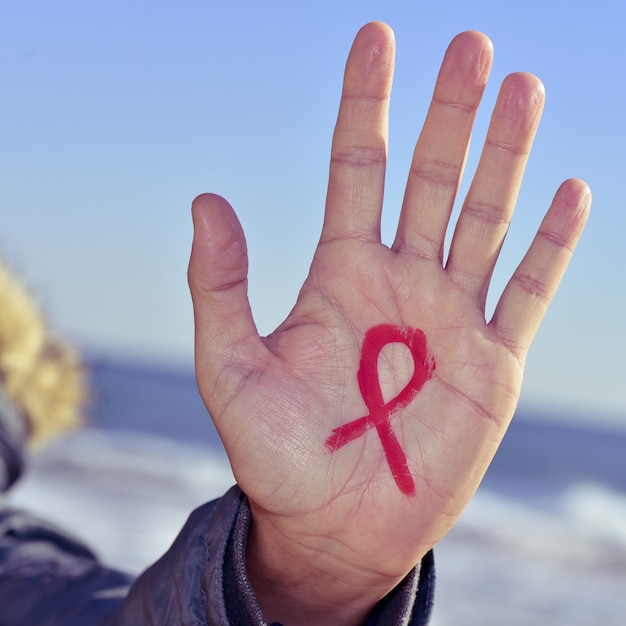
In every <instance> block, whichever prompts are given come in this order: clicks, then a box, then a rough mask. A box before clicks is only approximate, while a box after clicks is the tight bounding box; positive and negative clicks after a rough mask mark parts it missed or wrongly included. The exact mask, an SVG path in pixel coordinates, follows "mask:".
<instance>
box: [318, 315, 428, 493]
mask: <svg viewBox="0 0 626 626" xmlns="http://www.w3.org/2000/svg"><path fill="white" fill-rule="evenodd" d="M389 343H402V344H404V345H405V346H406V347H407V348H408V349H409V350H410V351H411V356H412V357H413V362H414V364H415V370H414V372H413V376H412V377H411V380H409V382H408V383H407V384H406V385H405V387H404V388H403V389H402V391H400V393H399V394H398V395H397V396H396V397H395V398H392V399H391V400H390V401H389V402H387V403H385V401H384V400H383V392H382V390H381V388H380V381H379V380H378V356H379V355H380V352H381V350H382V349H383V348H384V347H385V346H386V345H387V344H389ZM434 369H435V361H434V359H433V358H432V357H431V356H430V355H429V352H428V347H427V345H426V335H424V333H423V332H422V331H421V330H419V329H417V328H401V327H399V326H392V325H391V324H381V325H379V326H374V327H373V328H370V329H369V330H368V331H367V332H366V333H365V338H364V339H363V346H362V347H361V362H360V364H359V372H358V374H357V378H358V381H359V389H360V390H361V395H362V396H363V400H364V401H365V405H366V406H367V409H368V411H369V413H368V414H367V415H365V416H363V417H359V419H356V420H354V421H352V422H349V423H348V424H344V425H343V426H339V427H338V428H335V429H334V430H333V434H332V435H331V436H330V437H329V438H328V439H327V440H326V447H327V448H329V449H330V450H332V451H333V452H336V451H337V450H339V448H341V447H343V446H345V445H346V444H347V443H350V442H351V441H353V440H354V439H358V438H359V437H361V436H362V435H364V434H365V433H366V432H367V431H368V430H369V429H370V428H376V431H377V432H378V436H379V438H380V442H381V443H382V446H383V449H384V451H385V456H386V457H387V463H389V468H390V469H391V473H392V475H393V478H394V480H395V481H396V485H398V488H399V489H400V491H401V492H402V493H404V494H406V495H408V496H413V495H415V483H414V482H413V477H412V476H411V472H410V471H409V466H408V464H407V460H406V455H405V454H404V450H402V447H401V446H400V442H399V441H398V438H397V437H396V434H395V433H394V432H393V429H392V428H391V415H392V414H393V413H395V412H396V411H399V410H400V409H401V408H403V407H405V406H407V404H409V402H411V401H412V400H413V398H415V396H416V395H417V394H418V393H419V392H420V390H421V389H422V387H423V386H424V385H425V384H426V382H427V381H429V380H430V378H431V376H432V373H433V370H434Z"/></svg>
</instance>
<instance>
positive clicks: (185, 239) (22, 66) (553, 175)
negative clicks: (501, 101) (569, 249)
mask: <svg viewBox="0 0 626 626" xmlns="http://www.w3.org/2000/svg"><path fill="white" fill-rule="evenodd" d="M625 13H626V10H625V9H624V7H623V3H622V2H621V1H618V0H614V1H612V2H603V1H602V0H599V1H596V2H594V3H588V2H584V3H583V2H576V1H572V0H570V1H569V2H565V1H563V2H562V1H560V0H556V1H552V2H545V1H536V0H528V1H526V2H524V3H505V2H501V1H494V2H475V3H467V2H462V1H456V0H455V1H452V2H445V1H443V2H436V3H435V2H430V3H426V2H408V1H405V2H398V1H393V0H391V1H390V0H387V1H386V2H381V1H379V2H372V1H367V0H359V1H358V2H357V1H353V0H349V1H347V2H340V1H337V0H333V1H332V2H329V1H327V0H317V1H316V2H309V1H300V2H293V0H292V1H290V2H286V1H284V2H282V1H281V2H271V1H268V2H265V3H259V2H252V1H245V2H244V1H236V0H231V1H230V2H228V3H226V2H219V3H218V2H211V1H208V0H205V1H203V2H201V1H196V0H182V1H178V2H173V1H170V2H164V1H158V0H152V1H150V2H148V1H147V0H125V1H121V0H107V1H106V2H105V1H103V0H93V1H90V2H84V1H79V0H73V1H70V0H57V1H55V2H49V1H48V0H5V1H4V2H2V4H1V5H0V85H1V87H0V94H1V96H0V98H1V99H0V110H1V111H2V114H1V115H0V254H1V255H2V256H3V257H4V258H5V259H6V260H7V261H8V262H9V264H10V265H11V266H12V267H13V268H14V269H15V270H16V271H17V272H19V273H20V274H21V275H22V276H24V278H25V280H26V281H27V283H28V285H30V286H31V287H32V288H33V289H34V290H35V291H36V293H37V294H38V295H39V297H40V299H41V302H42V305H43V307H44V310H45V311H46V314H47V315H48V317H49V319H50V320H51V323H52V324H53V325H54V327H55V328H57V329H59V330H60V331H62V332H64V333H66V334H68V335H70V336H71V337H73V338H74V339H75V340H77V341H79V342H80V343H81V344H82V345H85V346H89V347H90V348H95V349H96V350H99V351H101V352H117V353H123V354H126V355H134V356H148V357H150V358H152V359H160V360H166V361H172V362H173V361H175V362H183V363H185V362H186V363H190V362H191V359H192V339H193V329H192V318H191V304H190V299H189V296H188V293H187V286H186V277H185V271H186V263H187V257H188V251H189V244H190V239H191V222H190V214H189V207H190V203H191V200H192V199H193V197H194V196H195V195H197V194H198V193H200V192H203V191H214V192H217V193H220V194H222V195H224V196H226V197H227V198H228V199H229V200H230V201H231V202H232V203H233V205H234V206H235V208H236V209H237V211H238V213H239V215H240V218H241V220H242V222H243V224H244V228H245V230H246V232H247V236H248V243H249V248H250V256H251V272H250V279H251V283H250V296H251V300H252V305H253V308H254V311H255V315H256V318H257V321H258V325H259V328H260V330H261V332H263V333H267V332H270V331H271V330H272V329H273V327H274V326H275V325H276V324H277V323H278V322H279V321H280V320H281V319H282V318H283V317H284V315H285V314H286V313H287V312H288V311H289V309H290V308H291V306H292V303H293V301H294V298H295V296H296V294H297V291H298V288H299V285H300V283H301V282H302V280H303V278H304V277H305V276H306V273H307V269H308V263H309V261H310V258H311V254H312V252H313V250H314V247H315V244H316V241H317V237H318V234H319V228H320V224H321V219H322V207H323V203H324V195H325V186H326V175H327V167H328V165H327V163H328V152H329V146H330V139H331V132H332V127H333V124H334V118H335V115H336V109H337V104H338V98H339V90H340V85H341V75H342V71H343V64H344V62H345V57H346V54H347V52H348V49H349V47H350V44H351V41H352V38H353V36H354V34H355V33H356V31H357V30H358V29H359V27H360V26H361V25H362V24H364V23H365V22H367V21H370V20H373V19H378V20H383V21H386V22H388V23H389V24H390V25H391V26H392V27H393V28H394V30H395V32H396V38H397V45H398V59H397V66H396V67H397V69H396V82H395V85H394V92H393V103H392V111H391V115H392V118H391V128H390V164H389V174H388V180H387V190H388V191H387V198H386V213H385V221H384V226H383V230H384V234H385V236H386V238H387V240H389V239H390V237H391V235H392V233H393V231H394V226H395V220H396V219H397V207H398V206H399V203H400V198H401V196H402V191H403V187H404V181H405V178H406V172H407V167H408V162H409V159H410V155H411V152H412V149H413V144H414V141H415V139H416V137H417V134H418V132H419V128H420V127H421V123H422V121H423V119H424V115H425V112H426V107H427V105H428V101H429V98H430V95H431V92H432V87H433V84H434V79H435V77H436V73H437V69H438V66H439V62H440V60H441V57H442V55H443V52H444V50H445V48H446V46H447V44H448V42H449V41H450V39H451V38H452V37H453V36H454V35H455V34H456V33H458V32H460V31H462V30H467V29H477V30H482V31H483V32H485V33H487V34H488V35H489V36H490V37H491V38H492V40H493V42H494V46H495V62H494V70H493V74H492V79H491V82H490V85H489V87H488V89H487V92H486V95H485V100H484V106H483V107H482V109H481V111H480V114H479V120H478V124H477V127H476V130H475V134H474V144H473V151H472V156H471V158H470V163H469V170H468V171H470V172H471V168H472V165H473V164H475V162H476V155H477V154H478V150H479V147H480V144H481V139H482V138H483V137H484V133H485V129H486V124H487V121H488V118H489V113H490V108H491V106H492V105H493V102H494V100H495V96H496V92H497V88H498V86H499V83H500V81H501V80H502V78H503V77H504V76H505V75H507V74H508V73H510V72H512V71H517V70H526V71H530V72H533V73H535V74H537V75H538V76H539V77H540V78H541V79H542V80H543V81H544V83H545V85H546V91H547V102H546V109H545V114H544V118H543V122H542V125H541V127H540V129H539V136H538V139H537V142H536V147H535V150H534V153H533V155H532V157H531V160H530V163H529V167H528V172H527V176H526V179H525V183H524V187H523V189H522V194H521V197H520V201H519V205H518V212H517V214H516V217H515V219H514V221H513V224H512V227H511V232H510V235H509V238H508V240H507V243H506V245H505V248H504V250H503V254H502V259H501V264H500V267H499V269H498V271H497V273H496V275H495V278H494V291H495V292H497V291H498V289H501V287H502V286H503V285H504V282H505V280H506V278H507V277H508V275H509V274H510V273H511V271H512V269H513V268H514V267H515V265H516V264H517V262H518V261H519V259H520V257H521V255H522V253H523V251H524V249H525V247H526V246H527V245H528V243H529V242H530V239H531V237H532V235H533V233H534V231H535V229H536V227H537V225H538V223H539V220H540V219H541V216H542V214H543V212H544V210H545V209H546V207H547V206H548V204H549V202H550V199H551V197H552V195H553V193H554V191H555V189H556V187H557V186H558V184H559V183H560V182H561V181H562V180H564V179H565V178H568V177H571V176H578V177H581V178H584V179H585V180H587V181H588V182H589V184H590V185H591V187H592V190H593V193H594V208H593V215H592V218H591V221H590V224H589V227H588V230H587V232H586V233H585V235H584V237H583V240H582V242H581V244H580V247H579V251H578V254H577V255H576V258H575V260H574V261H573V263H572V266H571V268H570V271H569V272H568V275H567V276H566V279H565V282H564V284H563V286H562V288H561V290H560V292H559V294H558V295H557V298H556V300H555V302H554V305H553V307H552V309H551V311H550V312H549V314H548V316H547V318H546V321H545V324H544V326H543V327H542V329H541V330H540V333H539V335H538V337H537V341H536V343H535V345H534V347H533V350H532V352H531V354H530V358H529V363H528V371H527V376H526V382H525V386H524V392H523V399H524V401H525V402H526V403H527V404H532V405H536V406H541V407H555V408H558V409H561V410H564V411H565V412H568V411H571V412H572V413H581V414H587V415H591V416H592V417H593V418H594V419H602V418H603V416H609V417H610V416H614V417H616V418H618V419H619V418H622V419H623V423H624V424H626V394H625V393H624V388H625V385H624V382H623V381H624V377H625V374H626V366H625V364H624V355H625V354H626V332H625V331H624V320H626V295H625V281H624V270H625V269H626V245H625V242H624V237H625V235H626V217H625V210H624V209H625V206H624V205H625V203H624V191H623V185H624V183H625V176H624V170H625V169H626V168H625V166H626V158H625V157H624V146H625V145H626V121H625V119H624V116H625V114H626V113H625V112H626V87H625V81H624V77H625V76H626V43H625V41H624V34H623V24H624V23H626V22H625V18H626V15H625ZM468 180H469V177H468ZM466 185H467V181H466V184H465V185H464V188H466Z"/></svg>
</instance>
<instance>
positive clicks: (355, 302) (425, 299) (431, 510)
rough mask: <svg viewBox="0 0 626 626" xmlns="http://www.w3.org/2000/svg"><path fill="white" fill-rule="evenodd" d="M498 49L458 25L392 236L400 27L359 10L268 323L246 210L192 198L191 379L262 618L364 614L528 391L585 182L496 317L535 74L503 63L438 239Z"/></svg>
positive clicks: (415, 552) (420, 549)
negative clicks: (312, 219)
mask: <svg viewBox="0 0 626 626" xmlns="http://www.w3.org/2000/svg"><path fill="white" fill-rule="evenodd" d="M491 58H492V47H491V43H490V42H489V40H488V39H487V38H486V37H485V36H483V35H481V34H479V33H475V32H467V33H463V34H461V35H459V36H458V37H456V38H455V40H454V41H453V42H452V43H451V45H450V47H449V49H448V51H447V53H446V56H445V59H444V61H443V65H442V68H441V72H440V75H439V78H438V80H437V85H436V88H435V92H434V95H433V99H432V103H431V107H430V110H429V113H428V116H427V119H426V122H425V124H424V128H423V131H422V133H421V135H420V138H419V141H418V143H417V146H416V149H415V154H414V157H413V161H412V163H411V168H410V173H409V178H408V183H407V188H406V194H405V198H404V202H403V206H402V212H401V217H400V221H399V225H398V230H397V235H396V238H395V241H394V243H393V245H392V246H391V247H387V246H385V245H383V244H381V241H380V220H381V209H382V202H383V187H384V179H385V164H386V145H387V114H388V107H389V94H390V89H391V81H392V74H393V61H394V42H393V34H392V33H391V31H390V29H389V28H388V27H386V26H385V25H383V24H379V23H373V24H369V25H367V26H365V27H364V28H363V29H362V30H361V32H360V33H359V34H358V36H357V38H356V40H355V42H354V45H353V48H352V50H351V52H350V56H349V59H348V63H347V67H346V73H345V82H344V87H343V96H342V101H341V107H340V111H339V118H338V121H337V126H336V129H335V134H334V138H333V145H332V155H331V167H330V181H329V188H328V196H327V204H326V212H325V219H324V225H323V230H322V234H321V238H320V242H319V246H318V248H317V251H316V253H315V257H314V259H313V262H312V264H311V269H310V273H309V276H308V278H307V280H306V281H305V283H304V285H303V287H302V290H301V292H300V295H299V297H298V301H297V303H296V305H295V307H294V309H293V311H292V312H291V313H290V315H289V316H288V317H287V319H286V320H285V321H284V322H283V323H282V324H281V325H280V326H279V328H277V329H276V331H275V332H274V333H272V334H271V335H270V336H269V337H266V338H262V337H259V335H258V333H257V331H256V328H255V325H254V322H253V318H252V314H251V311H250V307H249V304H248V300H247V282H246V281H247V253H246V245H245V240H244V235H243V232H242V229H241V226H240V225H239V222H238V220H237V218H236V216H235V213H234V212H233V210H232V208H231V207H230V206H229V205H228V203H227V202H226V201H225V200H223V199H222V198H220V197H218V196H214V195H204V196H201V197H199V198H197V199H196V201H195V202H194V207H193V214H194V227H195V236H194V244H193V251H192V257H191V263H190V268H189V279H190V285H191V290H192V296H193V300H194V309H195V319H196V333H197V339H196V367H197V376H198V384H199V387H200V391H201V393H202V396H203V398H204V401H205V403H206V406H207V408H208V410H209V412H210V414H211V416H212V418H213V420H214V421H215V424H216V426H217V429H218V431H219V433H220V436H221V437H222V439H223V442H224V445H225V447H226V450H227V452H228V455H229V458H230V461H231V464H232V467H233V471H234V474H235V476H236V478H237V481H238V483H239V485H240V486H241V488H242V489H243V491H244V492H245V493H246V494H247V495H248V498H249V500H250V504H251V507H252V512H253V520H254V522H253V523H254V529H253V533H252V536H251V538H250V545H249V549H248V557H249V558H248V560H249V569H250V576H251V579H252V582H253V585H254V586H255V591H256V592H257V594H258V596H259V599H260V601H261V605H262V607H263V609H264V611H265V612H266V616H267V617H268V618H271V619H276V620H279V621H282V622H283V623H285V624H292V623H293V624H305V623H309V622H311V623H318V624H319V623H333V624H342V623H346V624H349V623H355V624H356V623H359V620H362V619H363V617H364V616H365V615H366V614H367V612H368V611H369V610H370V609H371V607H372V606H373V605H374V604H375V603H376V601H378V600H379V599H380V598H381V597H383V596H384V595H385V594H386V593H387V592H388V591H389V590H390V589H392V588H393V587H394V586H395V585H397V584H398V582H399V581H400V580H401V579H402V578H403V577H404V576H405V575H406V574H407V573H408V572H409V571H410V570H411V568H412V567H414V566H415V564H416V563H417V562H419V560H420V559H421V557H422V556H423V555H424V554H425V553H426V552H427V551H428V550H429V549H430V548H431V547H432V546H433V545H435V544H436V543H437V542H438V541H439V540H440V539H441V538H442V537H443V536H444V535H445V533H446V532H447V531H448V530H449V529H450V527H451V526H452V525H453V523H454V522H455V520H456V519H457V518H458V516H459V515H460V513H461V512H462V510H463V508H464V507H465V505H466V504H467V502H468V501H469V499H470V498H471V496H472V494H473V493H474V491H475V490H476V488H477V486H478V484H479V482H480V480H481V479H482V476H483V474H484V472H485V470H486V469H487V467H488V465H489V463H490V461H491V459H492V457H493V455H494V454H495V451H496V449H497V447H498V445H499V443H500V441H501V439H502V437H503V435H504V433H505V431H506V428H507V426H508V423H509V421H510V419H511V417H512V415H513V412H514V410H515V407H516V404H517V400H518V397H519V392H520V386H521V382H522V373H523V368H524V361H525V358H526V354H527V351H528V348H529V346H530V343H531V341H532V339H533V336H534V334H535V332H536V330H537V328H538V325H539V323H540V321H541V319H542V317H543V315H544V313H545V311H546V308H547V306H548V304H549V302H550V300H551V298H552V296H553V295H554V292H555V290H556V288H557V285H558V283H559V281H560V279H561V277H562V275H563V273H564V271H565V268H566V265H567V263H568V261H569V259H570V256H571V254H572V252H573V249H574V247H575V245H576V242H577V240H578V237H579V236H580V233H581V231H582V228H583V226H584V222H585V219H586V217H587V214H588V210H589V205H590V194H589V190H588V188H587V187H586V185H585V184H584V183H582V182H581V181H578V180H570V181H567V182H566V183H564V184H563V185H562V186H561V188H560V189H559V191H558V192H557V194H556V196H555V198H554V201H553V203H552V206H551V208H550V210H549V211H548V213H547V215H546V217H545V219H544V221H543V223H542V225H541V227H540V229H539V231H538V233H537V236H536V238H535V240H534V242H533V243H532V245H531V247H530V249H529V250H528V253H527V254H526V256H525V258H524V259H523V261H522V263H521V264H520V266H519V267H518V269H517V270H516V271H515V273H514V275H513V276H512V278H511V279H510V281H509V283H508V285H507V286H506V288H505V290H504V292H503V293H502V295H501V297H500V300H499V302H498V304H497V307H496V309H495V313H494V315H493V317H492V319H491V320H485V313H484V311H485V300H486V296H487V290H488V287H489V282H490V278H491V275H492V272H493V269H494V265H495V263H496V260H497V258H498V254H499V251H500V248H501V245H502V242H503V240H504V237H505V235H506V233H507V229H508V225H509V222H510V219H511V215H512V212H513V209H514V205H515V201H516V197H517V194H518V190H519V186H520V183H521V180H522V175H523V172H524V168H525V165H526V161H527V157H528V154H529V151H530V148H531V144H532V141H533V138H534V134H535V131H536V129H537V125H538V123H539V118H540V116H541V110H542V106H543V100H544V92H543V87H542V85H541V83H540V82H539V80H538V79H537V78H535V77H533V76H531V75H528V74H521V73H520V74H513V75H511V76H509V77H508V78H507V79H506V80H505V81H504V83H503V85H502V88H501V91H500V95H499V98H498V101H497V104H496V106H495V110H494V113H493V117H492V121H491V125H490V128H489V132H488V136H487V139H486V142H485V146H484V149H483V153H482V157H481V159H480V163H479V166H478V169H477V171H476V173H475V175H474V179H473V182H472V184H471V187H470V190H469V192H468V194H467V197H466V198H465V200H464V204H463V208H462V212H461V215H460V218H459V220H458V223H457V224H456V227H455V230H454V236H453V239H452V243H451V248H450V252H449V254H448V257H447V259H444V254H443V248H444V236H445V233H446V230H447V229H448V227H449V224H448V222H449V219H450V213H451V210H452V206H453V203H454V201H455V195H456V192H457V189H458V186H459V182H460V179H461V175H462V171H463V167H464V163H465V158H466V153H467V150H468V145H469V139H470V133H471V130H472V125H473V122H474V117H475V113H476V110H477V107H478V104H479V101H480V99H481V96H482V92H483V89H484V86H485V84H486V81H487V77H488V74H489V71H490V66H491ZM417 378H418V379H419V380H416V379H417ZM394 402H395V404H394ZM361 418H362V419H361ZM359 419H361V421H360V422H359V421H358V420H359ZM341 437H344V440H342V439H341ZM277 603H278V604H279V605H280V611H277V610H276V606H277ZM316 620H317V621H316Z"/></svg>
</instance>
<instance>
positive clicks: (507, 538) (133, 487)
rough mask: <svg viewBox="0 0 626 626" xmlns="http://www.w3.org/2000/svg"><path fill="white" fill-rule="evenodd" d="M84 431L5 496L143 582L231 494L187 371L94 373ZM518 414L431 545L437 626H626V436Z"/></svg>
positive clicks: (593, 422) (99, 368) (41, 454)
mask: <svg viewBox="0 0 626 626" xmlns="http://www.w3.org/2000/svg"><path fill="white" fill-rule="evenodd" d="M90 378H91V388H92V393H91V402H90V411H89V416H88V419H87V422H86V424H85V427H84V428H81V429H80V430H78V431H75V432H73V433H71V434H69V435H65V436H63V437H62V438H60V439H58V440H56V441H54V442H53V443H52V444H50V445H48V446H47V447H45V448H43V449H42V450H40V451H38V452H36V453H34V454H33V455H32V458H31V460H30V466H29V469H28V471H27V473H26V475H25V476H24V478H23V479H22V480H21V481H20V483H19V484H18V485H17V487H16V488H14V489H13V490H12V492H11V494H10V498H11V499H12V501H13V502H14V504H15V505H17V506H20V507H22V508H26V509H28V510H30V511H33V512H34V513H36V514H38V515H40V516H44V517H46V518H48V519H49V520H50V521H52V522H55V523H57V524H59V525H61V526H63V527H64V528H66V529H68V530H70V531H71V532H73V533H74V534H75V535H77V536H78V537H80V538H81V539H83V540H84V541H86V542H87V543H88V544H90V545H91V546H92V547H93V548H94V549H95V550H96V552H97V553H98V554H99V556H100V558H101V559H102V560H103V561H104V562H105V563H107V564H108V565H110V566H113V567H118V568H121V569H123V570H125V571H129V572H132V573H139V572H141V571H142V570H143V569H144V568H145V567H147V566H148V565H149V564H150V563H152V562H153V561H155V560H156V559H157V558H158V557H159V556H160V555H161V554H162V553H163V552H164V551H165V550H167V548H168V547H169V545H170V544H171V542H172V541H173V539H174V537H175V536H176V534H177V533H178V531H179V529H180V527H181V526H182V524H183V523H184V521H185V520H186V518H187V516H188V514H189V513H190V511H191V510H192V509H193V508H195V507H196V506H198V505H200V504H201V503H203V502H205V501H207V500H210V499H213V498H215V497H218V496H220V495H221V494H222V493H224V492H225V491H226V490H227V489H228V488H229V487H230V486H231V485H232V484H233V482H234V479H233V476H232V473H231V470H230V467H229V465H228V460H227V458H226V455H225V453H224V451H223V449H222V446H221V443H220V440H219V437H218V436H217V433H216V432H215V430H214V428H213V426H212V424H211V421H210V419H209V417H208V415H207V413H206V410H205V408H204V406H203V404H202V401H201V400H200V397H199V395H198V392H197V389H196V385H195V381H194V376H193V372H192V371H190V370H186V369H184V368H176V367H165V366H162V365H155V364H146V363H138V362H129V361H124V360H121V359H115V358H111V357H99V358H92V359H91V362H90ZM588 418H589V419H588V420H586V421H580V420H579V421H574V422H573V421H571V420H567V419H563V416H559V415H556V414H554V413H551V412H549V411H541V410H539V409H537V408H536V407H534V408H533V409H532V410H530V409H525V408H524V407H523V406H522V407H521V408H520V409H519V410H518V413H517V415H516V416H515V419H514V421H513V423H512V425H511V427H510V429H509V432H508V433H507V435H506V437H505V439H504V442H503V443H502V446H501V447H500V450H499V451H498V454H497V455H496V458H495V459H494V462H493V463H492V465H491V467H490V469H489V471H488V473H487V475H486V476H485V479H484V481H483V483H482V485H481V487H480V488H479V490H478V492H477V493H476V495H475V497H474V498H473V500H472V501H471V502H470V504H469V506H468V508H467V509H466V511H465V513H464V514H463V516H462V517H461V519H460V521H459V522H458V523H457V525H456V526H455V527H454V528H453V530H452V531H451V532H450V533H449V534H448V536H447V537H446V538H445V539H444V540H443V541H442V542H441V543H440V544H439V545H438V546H437V548H436V550H435V560H436V567H437V591H436V597H435V609H434V614H433V619H432V626H522V625H524V626H527V625H529V624H532V625H533V626H541V625H549V626H623V625H624V624H626V428H622V429H620V428H618V427H616V426H609V425H607V424H605V423H604V422H602V421H601V420H598V419H595V416H588Z"/></svg>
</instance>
